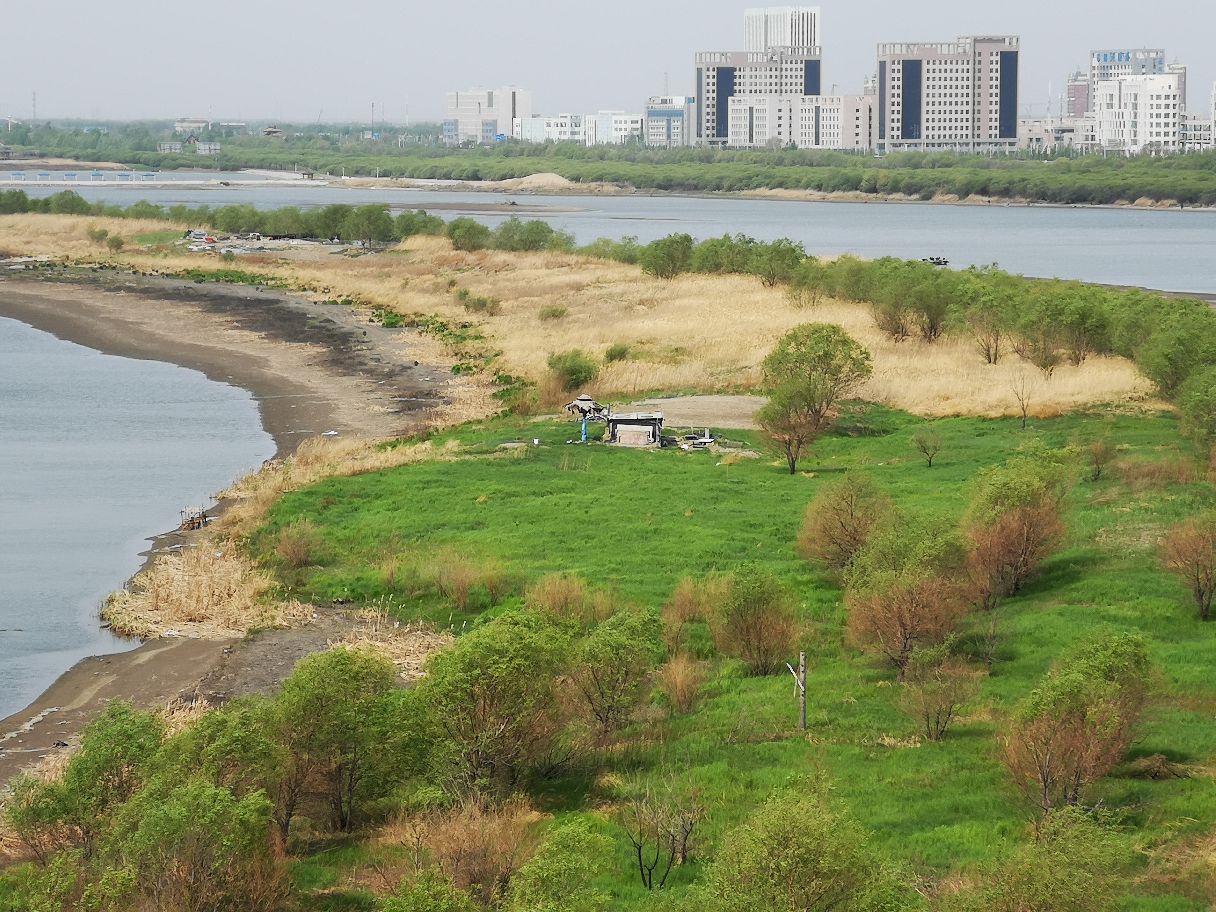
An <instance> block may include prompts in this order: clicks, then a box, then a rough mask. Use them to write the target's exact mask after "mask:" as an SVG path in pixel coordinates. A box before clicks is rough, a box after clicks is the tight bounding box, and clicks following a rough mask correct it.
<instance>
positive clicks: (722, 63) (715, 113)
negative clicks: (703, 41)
mask: <svg viewBox="0 0 1216 912" xmlns="http://www.w3.org/2000/svg"><path fill="white" fill-rule="evenodd" d="M696 68H697V75H696V80H697V81H696V85H697V137H696V138H697V142H699V143H706V144H716V145H721V144H724V143H726V142H727V141H728V140H729V136H730V100H731V99H732V98H734V97H735V96H738V95H746V96H750V95H793V96H798V97H802V96H806V95H818V94H819V93H820V55H819V48H818V47H805V48H798V47H787V48H770V49H769V50H767V51H702V52H700V53H698V54H697V55H696Z"/></svg>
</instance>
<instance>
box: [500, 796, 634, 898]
mask: <svg viewBox="0 0 1216 912" xmlns="http://www.w3.org/2000/svg"><path fill="white" fill-rule="evenodd" d="M611 851H612V841H611V840H610V839H609V838H608V837H607V836H604V835H603V834H602V833H597V832H595V830H593V829H592V827H591V825H590V823H588V822H587V820H585V819H583V818H575V819H572V820H568V821H566V822H565V823H563V824H561V825H560V826H558V827H556V828H555V829H554V830H553V831H552V832H551V833H550V834H549V838H548V839H546V840H545V842H544V844H543V845H542V846H541V847H540V849H538V850H537V852H536V854H535V855H533V856H532V858H531V859H529V860H528V862H527V863H525V864H524V866H523V867H522V868H520V869H519V873H518V874H516V875H515V877H513V878H512V880H511V887H510V889H509V890H508V892H507V899H506V902H505V903H504V904H503V907H502V908H503V909H504V912H597V910H600V909H605V908H607V905H608V897H607V896H606V895H604V894H603V893H601V892H600V891H599V890H597V889H596V888H595V887H594V886H593V881H594V878H595V875H596V872H597V869H598V868H599V865H598V864H596V860H597V859H602V858H604V857H606V856H607V855H608V854H609V853H610V852H611Z"/></svg>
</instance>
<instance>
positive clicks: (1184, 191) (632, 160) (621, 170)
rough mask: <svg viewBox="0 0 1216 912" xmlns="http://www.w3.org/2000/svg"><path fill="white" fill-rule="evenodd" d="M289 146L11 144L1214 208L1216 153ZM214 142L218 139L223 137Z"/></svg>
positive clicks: (715, 185)
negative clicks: (187, 148) (203, 149)
mask: <svg viewBox="0 0 1216 912" xmlns="http://www.w3.org/2000/svg"><path fill="white" fill-rule="evenodd" d="M288 132H289V133H290V134H291V135H289V137H288V138H287V139H286V141H282V140H270V139H265V138H262V137H235V136H233V137H222V139H223V151H222V152H221V153H220V154H219V155H216V156H208V157H207V158H205V159H201V158H200V157H199V156H197V155H194V154H186V155H182V154H177V155H173V154H161V153H158V152H157V151H156V144H157V139H156V138H155V137H154V136H153V135H152V134H151V133H150V132H149V131H148V129H147V128H146V126H144V125H135V126H129V127H120V128H116V129H113V130H111V131H110V132H108V133H105V134H103V133H100V132H98V131H92V132H85V131H80V130H73V129H65V128H57V127H50V126H43V127H39V126H32V127H31V126H26V125H21V126H19V127H17V128H15V131H14V135H11V136H8V137H6V139H7V141H8V142H10V143H11V144H13V145H15V146H18V147H26V148H36V149H38V150H41V151H43V152H47V153H50V154H56V155H63V156H69V157H74V158H83V159H89V158H92V159H97V158H104V159H109V160H113V161H119V162H126V163H130V164H137V165H143V166H147V167H155V168H217V169H225V170H231V169H238V168H269V169H296V168H308V169H310V170H314V171H317V172H320V173H332V174H337V173H339V172H342V173H345V174H347V175H364V176H368V177H370V176H373V175H375V176H378V177H390V178H394V177H395V178H430V179H444V180H507V179H513V178H526V177H528V176H530V175H534V174H542V173H547V174H557V175H559V176H561V177H562V178H565V179H567V180H570V181H573V182H575V183H577V184H603V183H609V184H618V185H626V186H630V187H634V188H637V189H640V190H657V191H672V192H738V191H760V190H793V191H813V192H816V193H828V194H831V193H841V194H862V195H871V196H873V195H879V196H894V197H900V198H911V199H923V200H930V199H934V198H941V197H947V198H950V199H966V198H969V197H977V198H985V199H987V198H996V199H1020V200H1031V201H1041V202H1050V203H1066V204H1072V203H1080V204H1110V203H1117V202H1124V203H1133V202H1137V201H1141V200H1145V201H1153V202H1159V203H1172V204H1174V205H1177V204H1185V205H1204V206H1210V205H1213V204H1216V153H1211V152H1207V153H1197V154H1191V155H1178V156H1141V157H1138V158H1132V159H1128V158H1124V157H1120V156H1110V157H1106V156H1098V155H1091V156H1073V155H1060V156H1052V157H1044V156H1042V155H1036V154H1027V155H1025V156H1002V157H997V158H985V157H981V156H977V155H968V154H955V153H929V154H926V153H897V154H893V155H888V156H885V157H883V158H874V157H872V156H869V155H864V154H855V153H846V152H828V151H817V152H811V151H799V150H794V149H780V150H757V151H738V150H713V149H673V150H661V149H645V148H638V147H587V146H583V145H581V144H576V143H558V144H552V143H547V144H544V145H527V144H521V143H504V144H500V145H498V146H495V147H494V148H492V149H448V148H444V147H437V146H432V147H423V146H419V145H406V146H403V147H401V148H398V147H397V146H396V145H395V144H392V143H389V142H385V143H366V142H359V141H357V140H352V139H349V138H348V139H345V140H344V139H342V138H341V137H340V132H341V131H339V130H336V129H332V128H331V129H329V130H327V135H325V136H320V135H317V128H316V127H314V126H312V125H310V126H308V127H304V128H301V129H299V130H288ZM215 138H217V139H219V138H221V137H215Z"/></svg>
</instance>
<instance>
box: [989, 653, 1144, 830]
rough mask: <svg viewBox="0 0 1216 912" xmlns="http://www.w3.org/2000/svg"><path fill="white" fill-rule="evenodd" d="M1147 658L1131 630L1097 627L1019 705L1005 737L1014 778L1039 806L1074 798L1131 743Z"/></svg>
mask: <svg viewBox="0 0 1216 912" xmlns="http://www.w3.org/2000/svg"><path fill="white" fill-rule="evenodd" d="M1151 671H1152V662H1151V660H1150V658H1149V655H1148V649H1147V647H1146V646H1145V643H1144V640H1143V639H1142V638H1140V637H1139V636H1137V635H1134V634H1127V633H1123V634H1113V635H1112V634H1097V635H1094V636H1091V638H1090V639H1088V640H1085V641H1082V642H1081V643H1080V644H1079V645H1078V646H1076V647H1074V648H1073V649H1072V650H1071V651H1070V652H1069V653H1068V654H1067V655H1065V657H1064V658H1062V659H1061V660H1060V661H1059V662H1058V663H1057V664H1056V665H1055V667H1054V668H1052V670H1051V671H1050V672H1048V674H1047V676H1046V677H1045V678H1044V680H1043V683H1042V684H1040V685H1039V687H1037V688H1036V689H1035V690H1034V691H1033V692H1032V693H1031V694H1030V696H1029V697H1028V698H1027V699H1026V700H1024V701H1023V702H1022V704H1021V705H1020V706H1019V708H1018V711H1017V714H1016V715H1015V717H1014V719H1013V722H1012V724H1011V726H1010V728H1009V730H1008V733H1007V735H1006V736H1005V738H1004V744H1003V749H1004V761H1005V765H1006V767H1007V768H1008V770H1009V772H1010V774H1011V776H1012V777H1013V780H1014V783H1015V784H1016V785H1017V786H1018V788H1020V789H1021V790H1022V791H1023V793H1024V794H1025V795H1026V797H1027V798H1028V799H1029V800H1030V802H1031V803H1032V804H1034V805H1036V806H1037V807H1038V808H1039V809H1040V810H1041V811H1042V812H1043V813H1048V812H1050V811H1051V810H1052V809H1053V808H1055V807H1057V806H1060V805H1065V804H1067V805H1076V804H1079V803H1080V801H1081V799H1082V797H1083V796H1084V794H1085V791H1086V789H1087V788H1088V787H1089V786H1090V785H1091V784H1092V783H1093V782H1094V781H1095V780H1097V779H1099V778H1100V777H1102V776H1104V775H1106V773H1107V772H1109V771H1110V770H1111V769H1112V768H1113V767H1114V766H1115V764H1116V763H1118V762H1119V761H1120V760H1121V759H1122V757H1123V754H1124V752H1125V751H1126V750H1127V747H1128V745H1130V744H1131V740H1132V736H1133V734H1134V731H1135V727H1136V724H1137V722H1138V721H1139V718H1140V713H1141V710H1142V709H1143V707H1144V702H1145V700H1146V699H1147V695H1148V683H1149V679H1150V675H1151Z"/></svg>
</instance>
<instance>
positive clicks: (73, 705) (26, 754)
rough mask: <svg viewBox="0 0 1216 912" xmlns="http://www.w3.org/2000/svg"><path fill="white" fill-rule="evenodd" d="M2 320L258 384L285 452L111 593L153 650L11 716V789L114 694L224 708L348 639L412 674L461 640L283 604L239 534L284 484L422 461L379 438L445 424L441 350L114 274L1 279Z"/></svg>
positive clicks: (157, 548)
mask: <svg viewBox="0 0 1216 912" xmlns="http://www.w3.org/2000/svg"><path fill="white" fill-rule="evenodd" d="M0 317H7V318H10V319H15V320H18V321H20V322H23V323H26V324H27V325H30V326H33V327H35V328H37V329H41V330H43V331H46V332H50V333H52V334H53V335H55V336H57V337H59V338H61V339H64V340H66V341H70V342H74V343H77V344H80V345H84V346H86V347H89V348H93V349H95V350H97V351H101V352H103V353H106V354H112V355H118V356H122V357H128V358H139V359H151V360H159V361H167V362H171V363H175V364H179V365H181V366H183V367H187V368H190V369H194V370H198V371H200V372H202V373H204V374H205V375H206V376H208V377H209V378H210V379H212V380H215V381H218V382H223V383H229V384H232V385H235V386H240V387H242V388H245V389H247V390H249V391H250V392H251V393H252V394H253V395H254V397H255V399H256V400H257V402H258V404H259V409H260V412H261V415H262V420H263V423H264V425H265V427H266V429H267V431H268V432H269V433H270V434H271V435H272V437H273V438H274V441H275V446H276V451H277V453H276V457H275V459H274V460H272V461H271V462H270V463H268V464H267V465H266V466H264V467H263V468H262V470H260V471H258V472H255V473H254V474H252V475H250V476H247V477H246V478H244V479H240V480H238V481H237V482H236V483H235V484H234V486H233V487H232V488H231V489H230V490H229V491H227V492H224V494H223V495H222V496H221V499H220V501H219V503H218V505H217V506H216V508H214V509H213V510H211V511H210V512H211V514H212V515H213V516H215V517H216V519H217V521H216V522H214V523H213V524H212V525H211V526H209V527H208V528H207V529H205V530H200V531H195V532H182V531H174V532H169V533H165V534H163V535H160V536H158V537H157V538H155V539H153V543H152V547H151V549H150V550H149V551H148V552H147V553H146V555H145V556H146V562H145V564H144V567H143V569H142V570H141V571H140V572H139V573H138V574H137V575H136V576H135V577H134V578H133V579H132V580H130V581H129V582H128V584H127V585H126V587H125V588H124V589H123V590H121V591H120V592H117V593H115V594H114V595H113V596H112V597H111V598H110V599H109V600H108V603H107V607H106V612H107V615H108V620H109V622H110V623H111V624H112V626H113V627H114V629H115V631H116V632H119V633H123V634H125V635H129V636H134V637H137V638H139V639H143V640H144V641H145V642H144V643H143V644H142V645H141V646H140V647H138V648H136V649H134V650H132V651H130V652H125V653H120V654H117V655H105V656H95V657H90V658H87V659H84V660H82V661H80V662H78V663H77V664H76V665H74V666H73V667H72V668H70V669H69V670H67V671H66V672H65V673H64V674H63V675H61V676H60V677H59V678H58V679H57V680H56V681H55V682H54V683H53V684H52V685H51V686H50V687H49V688H48V689H47V690H46V691H44V692H43V694H42V695H40V696H39V697H38V698H37V699H36V700H35V701H34V702H33V703H32V704H31V705H30V706H28V707H26V708H25V709H23V710H21V711H20V712H18V713H14V714H13V715H11V716H9V717H8V718H6V719H3V720H0V783H4V782H7V781H10V780H11V779H12V778H13V777H15V776H16V775H18V774H19V773H21V772H23V771H25V770H28V769H31V768H35V767H37V766H38V765H39V764H42V763H46V762H48V757H52V758H53V756H54V755H57V754H59V753H62V752H66V751H68V750H70V749H71V748H72V747H73V746H74V745H75V744H76V743H78V740H79V736H80V734H81V732H82V731H83V729H84V727H85V726H87V724H88V723H89V722H90V721H91V720H92V719H93V718H95V717H96V716H97V715H98V714H99V713H100V712H101V711H102V710H103V709H104V708H105V706H106V705H107V704H108V703H109V702H111V701H113V700H125V701H129V702H132V703H134V704H135V705H138V706H141V707H145V708H161V709H164V708H166V707H172V706H179V705H183V704H184V705H199V704H211V703H217V702H223V701H224V700H227V699H230V698H233V697H236V696H240V695H243V694H246V693H257V692H263V691H265V690H268V689H270V688H272V687H273V686H275V685H277V683H278V682H279V681H281V680H282V679H283V678H284V677H286V675H287V674H289V673H290V672H291V670H292V668H293V667H294V665H295V662H296V661H298V660H299V659H300V658H302V657H304V656H305V655H308V654H310V653H312V652H316V651H319V650H322V649H326V648H330V647H332V646H334V645H341V644H347V645H356V644H361V643H370V644H375V645H377V646H378V647H379V648H382V649H384V651H386V652H388V653H389V654H390V655H393V656H394V658H395V660H396V661H397V664H398V668H399V669H400V670H401V673H402V674H403V675H404V676H407V677H410V676H414V675H416V674H418V673H419V672H420V670H421V666H422V662H423V661H424V660H425V657H426V656H427V655H429V654H430V653H431V652H432V651H434V650H435V649H437V648H439V647H440V646H441V645H442V644H443V642H445V641H446V639H445V637H443V636H441V635H437V634H435V633H434V632H432V631H430V630H426V629H421V628H418V629H403V628H387V627H386V626H385V625H384V624H383V623H382V622H381V620H380V619H377V618H369V617H365V616H356V615H351V614H348V613H346V612H342V611H340V610H333V609H326V610H321V609H316V608H314V607H312V606H307V605H300V604H298V603H280V602H277V601H275V600H274V599H273V598H272V597H270V594H269V593H268V591H267V582H268V578H267V577H266V576H265V575H264V574H262V573H261V572H260V571H259V570H258V569H257V568H256V567H255V566H253V564H252V563H251V562H249V561H248V560H247V559H245V558H244V557H243V556H242V555H241V554H240V552H239V549H238V548H236V547H235V544H234V542H233V536H234V535H235V534H237V530H239V529H241V528H243V527H244V526H245V524H248V523H256V522H257V519H258V517H259V516H260V515H261V513H262V511H263V510H264V509H266V508H267V507H268V506H269V504H270V503H272V502H273V500H274V499H276V498H277V497H278V496H279V495H280V494H281V493H283V491H285V490H288V489H291V488H293V487H295V486H297V485H299V484H303V483H307V482H308V480H309V479H316V478H318V477H321V476H325V475H332V474H349V473H357V472H360V471H368V470H371V469H372V468H382V467H385V466H387V465H390V464H397V463H399V462H400V461H403V460H404V461H409V460H411V459H413V458H415V456H416V455H418V454H415V453H414V448H412V447H409V446H401V447H392V448H385V447H383V446H382V445H379V444H378V441H381V440H385V439H392V438H396V437H400V436H402V435H405V434H408V433H410V432H412V431H416V430H418V429H420V428H422V427H424V426H426V425H428V424H431V423H434V422H437V421H438V422H442V420H443V419H442V417H441V416H442V413H443V409H445V408H446V407H448V406H449V405H450V403H451V398H450V395H449V392H450V391H449V384H451V383H453V382H455V383H459V382H460V381H459V378H453V377H452V375H451V373H450V371H449V370H448V369H447V366H446V365H445V364H444V362H443V359H442V358H441V357H437V358H434V359H431V358H429V357H428V355H429V354H432V353H433V352H432V350H431V348H430V347H429V346H428V344H427V340H425V339H424V338H421V337H419V336H418V334H416V333H414V332H413V331H410V330H406V329H387V328H385V327H383V326H380V325H378V324H376V323H370V322H368V321H367V317H366V315H364V314H363V313H362V312H361V311H359V310H358V309H356V308H352V307H350V306H338V305H332V304H320V303H316V302H312V301H308V300H306V299H303V298H300V297H297V296H293V295H289V294H284V293H280V292H276V291H272V290H267V289H253V288H249V287H242V286H224V285H218V284H208V285H206V286H199V285H196V284H194V283H192V282H186V281H182V280H174V279H164V278H158V277H143V276H131V275H123V274H118V273H109V272H102V271H81V270H52V271H49V272H48V271H40V274H39V275H38V276H37V277H31V276H29V275H23V276H20V277H14V276H7V275H5V276H0ZM424 358H425V359H426V360H425V361H424ZM221 432H222V429H221ZM327 433H328V434H330V436H328V437H327V436H323V435H325V434H327ZM421 446H422V447H423V448H427V447H426V445H421ZM251 631H258V632H257V633H251Z"/></svg>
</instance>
